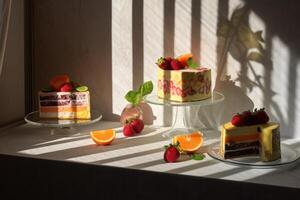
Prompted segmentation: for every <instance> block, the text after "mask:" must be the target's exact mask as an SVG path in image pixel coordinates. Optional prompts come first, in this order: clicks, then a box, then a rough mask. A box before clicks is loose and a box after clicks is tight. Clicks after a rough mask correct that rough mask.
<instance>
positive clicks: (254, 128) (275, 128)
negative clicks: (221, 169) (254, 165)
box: [220, 109, 281, 161]
mask: <svg viewBox="0 0 300 200" xmlns="http://www.w3.org/2000/svg"><path fill="white" fill-rule="evenodd" d="M268 121H269V117H268V115H267V114H266V112H265V111H264V110H263V109H261V110H255V111H254V112H250V111H245V112H243V113H242V114H237V115H235V116H234V117H233V118H232V120H231V122H228V123H226V124H224V125H223V126H222V128H221V129H222V130H221V143H220V154H221V156H222V157H223V158H224V159H228V158H234V157H240V156H249V155H257V156H260V159H261V160H262V161H274V160H277V159H279V158H280V157H281V151H280V129H279V124H278V123H275V122H268Z"/></svg>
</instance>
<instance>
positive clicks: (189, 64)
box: [186, 58, 199, 69]
mask: <svg viewBox="0 0 300 200" xmlns="http://www.w3.org/2000/svg"><path fill="white" fill-rule="evenodd" d="M186 63H187V66H188V67H189V68H192V69H195V68H196V67H198V66H199V65H198V64H197V63H195V62H194V61H193V59H192V58H189V59H188V60H187V62H186Z"/></svg>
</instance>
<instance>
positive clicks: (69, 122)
mask: <svg viewBox="0 0 300 200" xmlns="http://www.w3.org/2000/svg"><path fill="white" fill-rule="evenodd" d="M101 118H102V114H100V113H99V112H98V111H97V110H91V118H90V119H84V120H80V119H64V120H60V119H47V118H41V117H40V115H39V111H34V112H31V113H29V114H27V115H26V116H25V117H24V120H25V121H26V122H27V123H28V124H31V125H35V126H41V127H49V128H51V130H50V134H51V135H54V134H56V133H60V134H67V135H74V136H76V135H78V134H79V133H78V131H77V129H76V127H78V126H84V125H89V124H93V123H96V122H98V121H100V120H101Z"/></svg>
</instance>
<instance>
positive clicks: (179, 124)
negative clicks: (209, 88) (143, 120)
mask: <svg viewBox="0 0 300 200" xmlns="http://www.w3.org/2000/svg"><path fill="white" fill-rule="evenodd" d="M223 100H224V96H223V95H222V94H221V93H219V92H213V93H212V97H211V98H209V99H205V100H202V101H193V102H175V101H169V100H164V99H160V98H158V97H157V95H148V96H146V97H145V101H146V102H147V103H149V104H154V105H161V106H170V107H172V108H174V109H173V111H174V112H175V113H174V119H173V123H172V127H171V129H170V130H168V131H167V132H165V133H163V137H165V138H173V137H174V136H175V135H181V134H185V133H191V132H194V131H199V130H198V129H196V128H193V127H190V126H187V125H186V124H188V123H187V119H186V117H185V116H186V115H185V111H186V110H187V108H189V107H190V108H193V106H198V107H199V106H200V107H202V106H208V105H213V104H216V103H219V102H221V101H223ZM200 131H201V130H200Z"/></svg>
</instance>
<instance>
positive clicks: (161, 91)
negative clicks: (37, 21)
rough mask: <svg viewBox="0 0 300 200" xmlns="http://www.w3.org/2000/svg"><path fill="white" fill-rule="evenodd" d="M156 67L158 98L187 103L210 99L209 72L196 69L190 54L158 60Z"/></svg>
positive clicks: (208, 70)
mask: <svg viewBox="0 0 300 200" xmlns="http://www.w3.org/2000/svg"><path fill="white" fill-rule="evenodd" d="M157 65H158V69H157V72H158V73H157V79H158V82H157V88H158V90H157V95H158V97H159V98H162V99H166V100H172V101H178V102H189V101H199V100H204V99H207V98H210V97H211V70H210V69H207V68H204V67H198V66H197V65H196V64H195V63H193V62H192V55H191V54H185V55H182V56H180V57H178V58H176V59H175V58H170V57H166V58H160V59H159V60H158V62H157Z"/></svg>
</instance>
